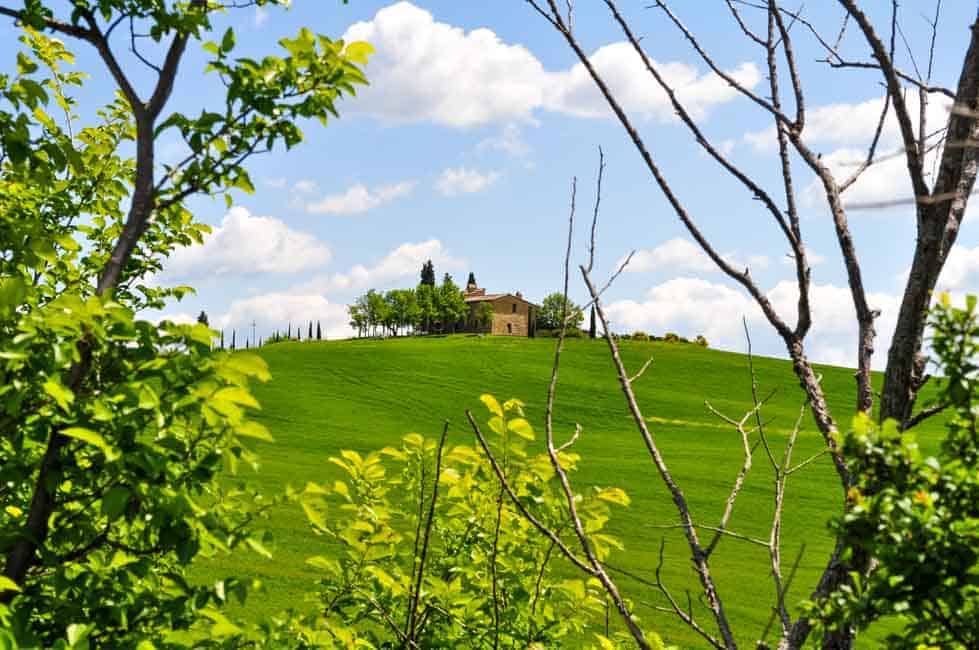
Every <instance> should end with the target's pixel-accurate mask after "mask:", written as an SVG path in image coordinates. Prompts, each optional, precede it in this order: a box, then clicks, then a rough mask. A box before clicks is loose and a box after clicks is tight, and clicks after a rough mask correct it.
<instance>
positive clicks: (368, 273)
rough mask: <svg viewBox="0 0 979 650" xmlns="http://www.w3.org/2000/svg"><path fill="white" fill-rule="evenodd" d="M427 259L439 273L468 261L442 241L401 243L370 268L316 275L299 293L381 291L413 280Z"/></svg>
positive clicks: (362, 266)
mask: <svg viewBox="0 0 979 650" xmlns="http://www.w3.org/2000/svg"><path fill="white" fill-rule="evenodd" d="M427 260H432V263H433V264H434V265H435V269H436V271H438V272H439V273H441V272H443V271H456V270H459V269H461V268H463V266H464V265H465V260H462V259H459V258H456V257H454V256H453V255H452V254H450V253H449V251H448V250H447V249H446V248H445V246H444V245H443V244H442V242H441V241H439V240H438V239H429V240H427V241H422V242H417V243H405V244H401V245H400V246H398V247H397V248H395V249H394V250H392V251H391V252H390V253H388V254H387V255H385V256H384V257H382V258H381V259H379V260H377V261H376V262H375V263H373V264H371V265H363V264H357V265H355V266H353V267H351V268H350V269H349V270H348V271H346V272H344V273H333V274H330V275H321V276H317V277H315V278H313V279H312V280H310V281H309V282H307V283H305V284H303V285H301V286H300V287H297V289H296V290H297V291H299V292H301V293H338V292H345V291H357V290H361V289H365V288H368V287H375V288H382V287H386V286H388V285H390V284H391V283H393V282H395V281H400V280H403V279H404V278H412V279H413V276H415V275H417V274H418V273H419V271H420V270H421V267H422V264H424V263H425V262H426V261H427ZM412 284H413V283H412Z"/></svg>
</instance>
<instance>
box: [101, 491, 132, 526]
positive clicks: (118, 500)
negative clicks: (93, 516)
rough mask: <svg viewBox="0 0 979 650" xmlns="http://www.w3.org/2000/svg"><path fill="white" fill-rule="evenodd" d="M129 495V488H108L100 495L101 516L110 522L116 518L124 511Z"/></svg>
mask: <svg viewBox="0 0 979 650" xmlns="http://www.w3.org/2000/svg"><path fill="white" fill-rule="evenodd" d="M129 494H130V492H129V488H126V487H123V486H121V485H117V486H115V487H112V488H109V490H108V491H107V492H106V493H105V494H104V495H102V514H103V515H105V516H106V517H108V518H109V520H110V521H112V520H114V519H116V518H118V517H119V515H121V514H122V513H123V512H124V511H125V510H126V505H127V504H128V503H129Z"/></svg>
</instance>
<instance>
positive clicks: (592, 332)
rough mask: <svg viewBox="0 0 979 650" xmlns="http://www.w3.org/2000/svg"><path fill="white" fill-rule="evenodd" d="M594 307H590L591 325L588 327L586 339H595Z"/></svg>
mask: <svg viewBox="0 0 979 650" xmlns="http://www.w3.org/2000/svg"><path fill="white" fill-rule="evenodd" d="M595 334H596V331H595V305H594V304H593V305H592V306H591V324H590V325H589V326H588V337H589V338H595Z"/></svg>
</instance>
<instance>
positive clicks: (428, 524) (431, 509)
mask: <svg viewBox="0 0 979 650" xmlns="http://www.w3.org/2000/svg"><path fill="white" fill-rule="evenodd" d="M448 435H449V422H448V420H446V422H445V424H444V425H443V426H442V437H441V438H439V446H438V449H436V451H435V479H434V481H433V485H432V500H431V502H430V503H429V505H428V517H427V518H426V520H425V535H424V537H423V538H422V550H421V556H420V559H419V562H418V577H417V578H416V579H415V590H414V596H413V599H412V603H411V610H410V614H409V617H408V639H409V640H410V641H412V642H413V641H414V639H415V620H416V619H415V617H416V616H417V612H418V599H419V598H420V597H421V591H422V578H423V577H424V575H425V558H426V557H428V543H429V540H430V539H431V537H432V524H433V523H434V521H435V502H436V501H437V500H438V497H439V479H440V478H441V476H442V449H443V448H444V447H445V438H446V436H448ZM423 464H424V463H423Z"/></svg>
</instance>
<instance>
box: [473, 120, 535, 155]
mask: <svg viewBox="0 0 979 650" xmlns="http://www.w3.org/2000/svg"><path fill="white" fill-rule="evenodd" d="M476 148H477V149H478V150H480V151H483V150H485V149H495V150H497V151H502V152H503V153H505V154H507V155H508V156H512V157H513V158H522V157H524V156H526V155H527V154H529V153H530V145H528V144H527V143H526V142H524V140H523V137H522V134H521V132H520V127H519V126H518V125H516V124H513V123H510V124H507V125H506V126H504V127H503V129H502V130H501V131H500V134H499V135H496V136H493V137H490V138H485V139H483V140H480V142H479V144H478V145H476Z"/></svg>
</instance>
